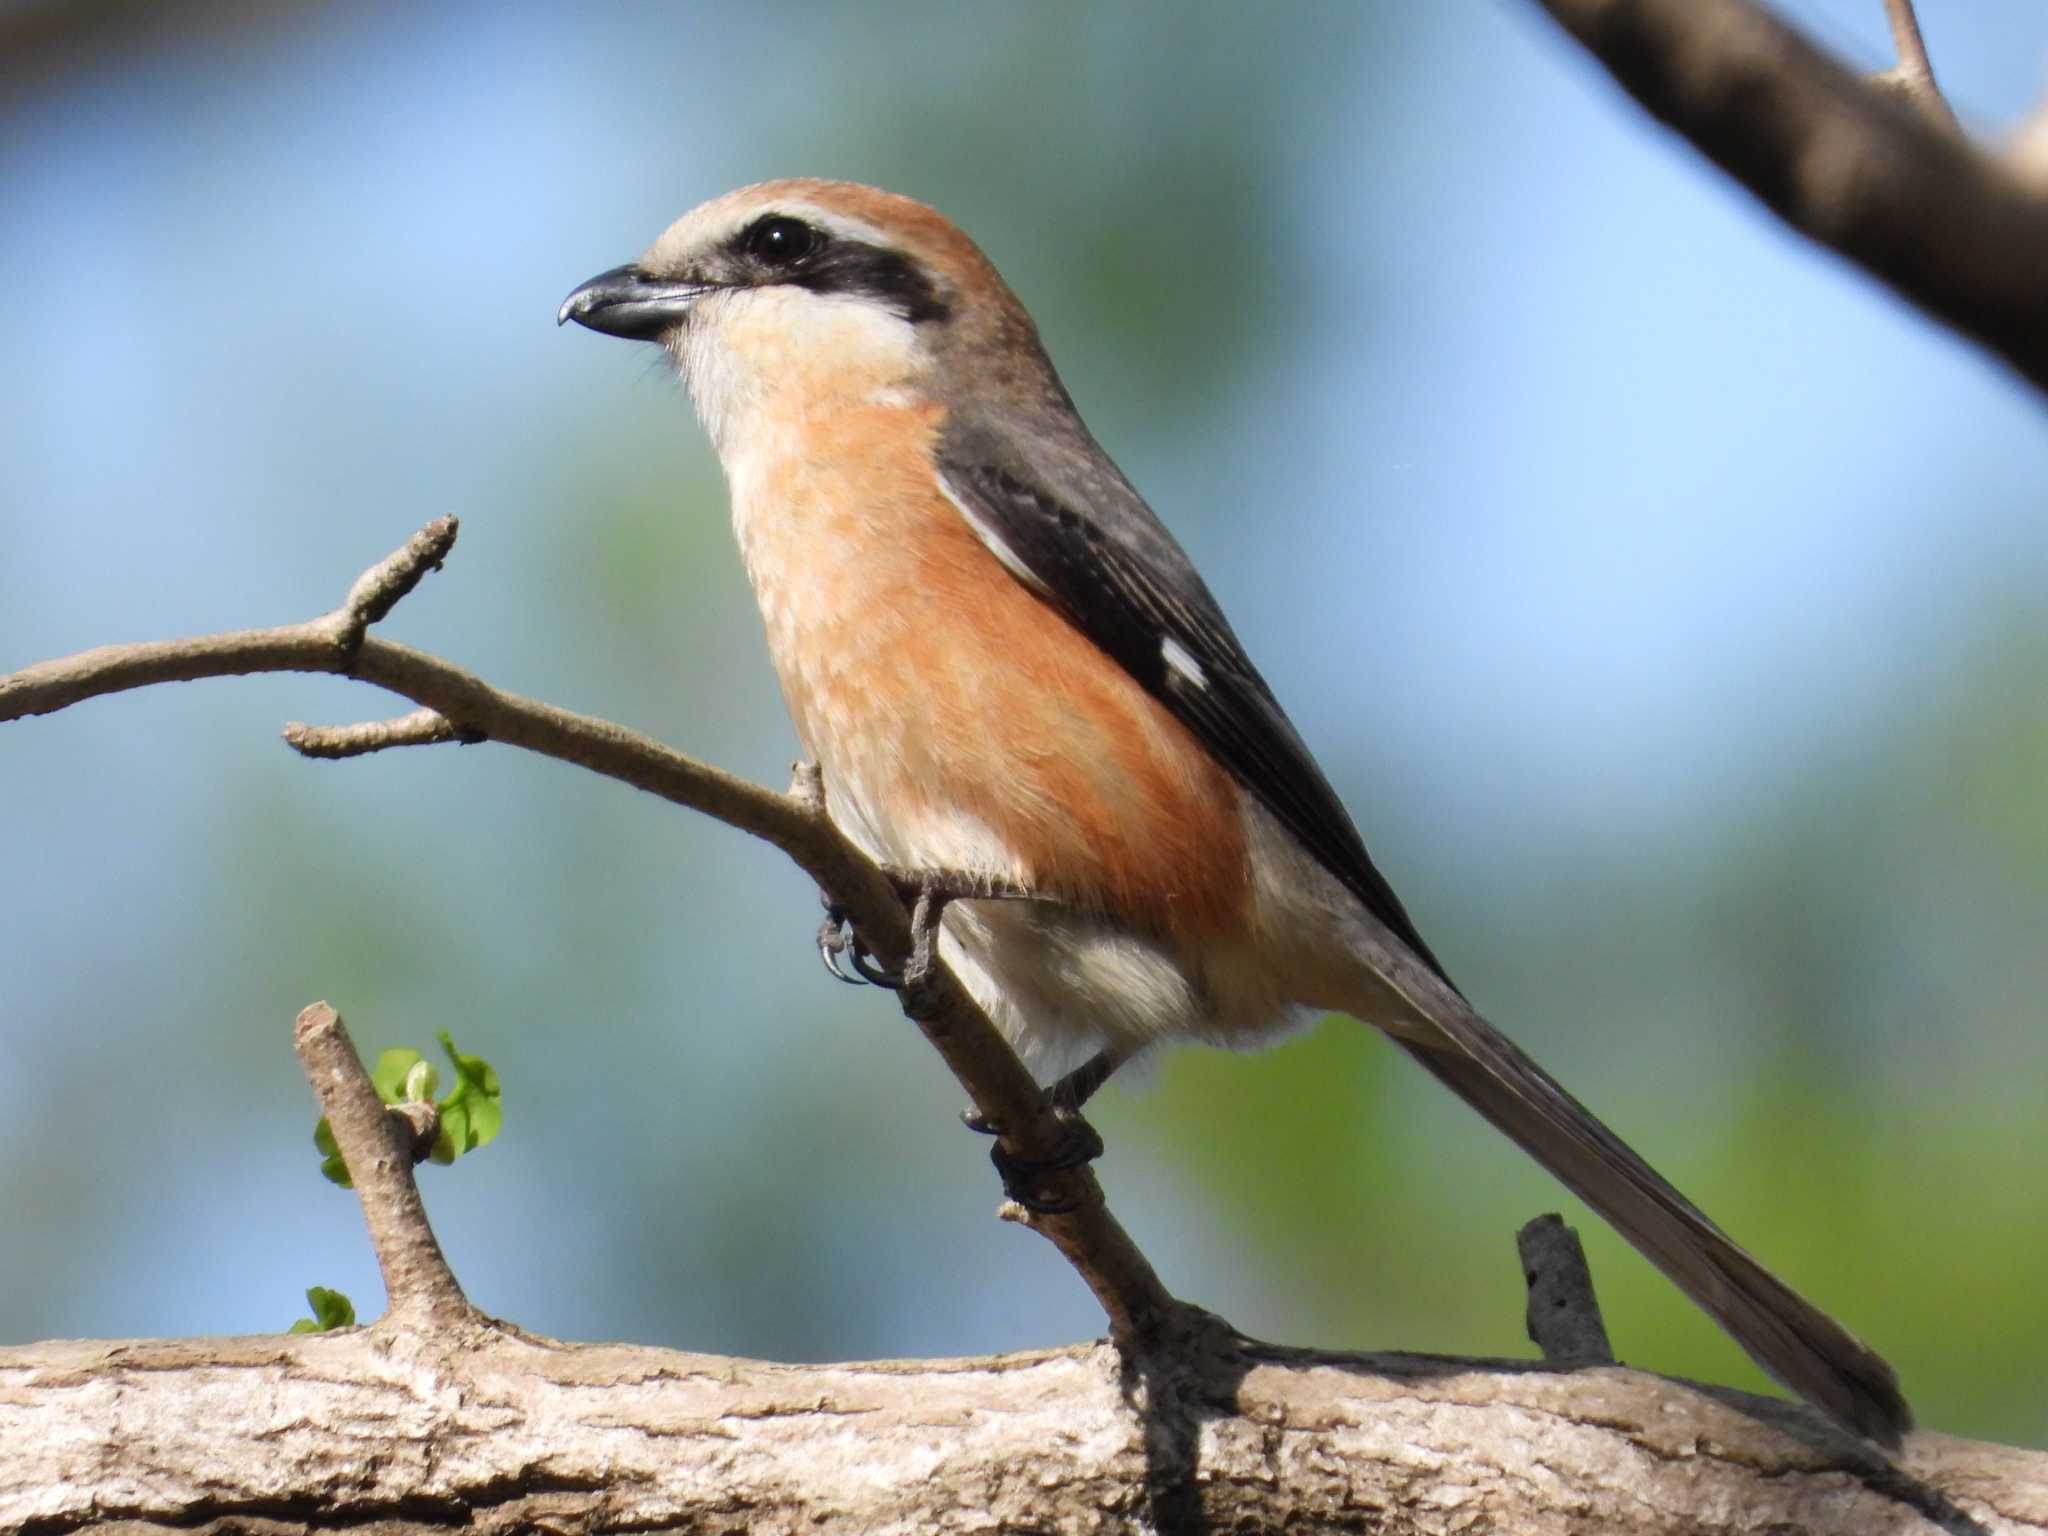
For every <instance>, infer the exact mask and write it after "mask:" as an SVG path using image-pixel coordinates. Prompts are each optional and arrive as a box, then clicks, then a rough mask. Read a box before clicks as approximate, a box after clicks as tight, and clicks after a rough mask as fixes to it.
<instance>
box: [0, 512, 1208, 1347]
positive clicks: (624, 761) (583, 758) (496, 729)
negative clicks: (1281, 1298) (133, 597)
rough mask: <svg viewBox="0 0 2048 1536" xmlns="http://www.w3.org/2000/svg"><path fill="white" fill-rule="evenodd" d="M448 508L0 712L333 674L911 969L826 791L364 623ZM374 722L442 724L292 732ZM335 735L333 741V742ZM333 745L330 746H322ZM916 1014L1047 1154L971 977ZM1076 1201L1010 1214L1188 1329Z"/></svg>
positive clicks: (344, 749) (1099, 1220) (1135, 1322)
mask: <svg viewBox="0 0 2048 1536" xmlns="http://www.w3.org/2000/svg"><path fill="white" fill-rule="evenodd" d="M455 534H456V521H455V519H454V518H441V519H439V520H437V521H436V522H434V523H430V524H429V525H428V526H427V527H426V528H424V529H422V530H421V531H420V532H419V533H418V534H415V535H414V536H413V538H412V539H410V540H409V541H407V543H406V545H405V546H404V548H402V549H400V550H398V551H397V552H395V553H394V554H392V555H391V556H389V557H387V558H386V559H385V560H383V561H380V562H379V563H378V564H377V565H376V566H374V567H373V568H372V569H371V570H369V571H368V572H366V573H365V574H364V575H363V576H362V577H361V578H360V579H358V580H357V581H356V583H355V584H354V586H353V587H352V588H351V589H350V592H349V596H348V598H347V600H346V601H344V603H343V604H342V606H341V607H339V608H337V609H336V610H334V612H332V613H329V614H324V615H322V616H321V617H319V618H316V619H311V620H308V621H307V622H306V623H303V624H295V625H284V626H279V627H274V628H269V629H249V630H240V631H236V632H233V633H229V634H220V635H202V636H199V637H197V638H194V639H187V640H173V641H163V642H153V643H144V644H137V645H116V646H102V647H100V648H99V649H97V650H91V651H84V652H81V653H79V654H78V655H75V656H68V657H63V658H60V659H58V660H54V661H47V662H42V663H39V664H37V665H35V666H31V667H27V668H24V669H23V670H22V671H19V672H16V673H14V674H13V675H11V676H8V677H0V721H6V720H14V719H20V718H22V717H23V716H26V715H37V714H47V713H49V712H51V711H53V710H58V709H63V708H65V707H67V706H68V705H71V704H75V703H78V702H80V701H81V700H84V699H90V698H97V697H99V696H101V695H104V694H109V693H118V692H121V691H124V690H126V689H131V688H139V687H143V686H146V685H148V684H151V683H161V682H179V681H190V680H192V679H196V678H202V677H228V676H234V675H238V674H243V673H254V672H331V673H340V674H344V675H347V676H351V677H356V678H360V679H362V680H363V681H365V682H369V683H375V684H376V685H377V686H379V687H381V688H385V689H388V690H389V691H391V692H393V693H396V694H399V695H401V696H403V697H405V698H407V699H410V700H412V702H414V703H415V704H418V705H421V706H423V707H424V709H425V710H427V711H430V712H431V713H432V715H433V716H434V717H436V718H438V720H439V721H441V722H443V723H445V725H446V728H447V734H446V736H445V737H444V738H443V739H451V740H462V741H487V740H488V741H499V742H504V743H506V744H507V745H510V746H516V747H524V748H525V749H527V750H528V751H531V752H538V753H540V754H542V755H543V756H547V757H553V758H557V759H559V760H560V761H562V762H566V763H573V764H575V765H577V766H579V767H583V768H588V769H590V770H591V771H592V772H595V773H601V774H603V775H605V776H606V777H608V778H613V779H617V780H619V781H620V782H622V783H626V784H630V785H633V786H634V787H635V788H637V789H643V790H646V791H647V792H648V793H649V794H653V795H658V796H660V797H661V798H662V799H665V800H668V801H670V802H672V803H674V804H676V805H681V806H686V807H688V808H689V809H692V810H696V811H701V812H703V813H704V814H705V815H708V816H711V817H714V818H716V819H717V820H719V821H723V822H725V823H726V824H727V825H729V826H734V827H737V828H739V829H740V830H741V831H744V832H751V833H752V834H753V835H754V836H756V837H759V838H761V839H763V840H764V841H766V842H769V843H772V844H773V845H774V846H775V847H777V848H779V849H781V850H782V852H783V853H785V854H787V855H788V856H789V857H790V858H791V859H792V860H794V861H795V862H796V864H797V865H798V866H799V867H801V868H802V869H803V870H804V872H805V873H806V874H808V875H809V876H810V877H811V878H812V879H813V880H815V881H816V882H817V884H818V886H819V887H820V888H821V889H823V890H825V891H829V892H830V893H831V894H832V896H833V898H834V899H835V900H836V901H837V902H838V903H839V904H840V905H841V906H842V907H843V908H844V909H845V911H846V912H847V914H848V915H849V916H850V917H851V918H852V919H853V921H854V923H855V925H856V926H857V928H858V929H859V931H860V935H861V939H862V942H863V943H864V944H865V945H866V946H867V947H868V948H869V949H870V950H872V951H873V953H874V954H875V956H876V958H878V959H879V960H880V961H881V962H882V963H883V964H884V965H887V966H889V967H891V968H894V969H897V970H900V969H901V968H902V967H903V965H904V964H905V963H906V962H907V961H908V960H909V958H910V954H911V934H910V924H909V920H908V918H907V916H906V914H905V912H904V909H903V902H902V900H901V898H900V896H899V895H898V893H897V890H896V888H895V886H894V885H892V884H891V882H890V881H889V879H888V877H887V876H886V875H885V874H884V873H883V872H882V871H881V870H880V869H879V868H877V867H876V865H875V863H874V862H873V861H872V860H871V859H869V858H868V857H867V856H866V855H865V854H863V853H862V852H861V851H860V850H859V849H858V848H856V847H854V845H853V844H852V843H850V842H848V841H847V840H846V838H845V837H844V836H843V835H842V834H841V833H840V831H839V830H838V828H837V827H835V826H834V825H833V824H832V822H831V820H830V819H829V817H828V816H827V815H826V814H825V807H824V803H823V799H822V793H821V792H819V791H815V790H811V791H804V792H798V793H792V794H787V795H784V794H777V793H775V792H774V791H773V790H769V789H764V788H762V787H761V786H760V785H757V784H752V783H749V782H747V781H746V780H744V779H741V778H737V777H735V776H734V775H732V774H729V773H725V772H723V771H722V770H720V769H717V768H713V767H711V766H710V765H709V764H706V763H701V762H698V761H697V760H695V759H694V758H690V757H685V756H684V755H683V754H682V753H680V752H676V751H674V750H672V749H670V748H668V747H665V746H663V745H662V744H661V743H659V742H657V741H654V740H652V739H651V738H649V737H646V736H642V735H639V734H637V733H636V732H633V731H629V730H626V729H624V728H623V727H621V726H617V725H613V724H611V723H610V722H609V721H604V720H599V719H595V718H593V717H591V716H588V715H579V714H574V713H572V712H571V711H568V710H564V709H557V708H555V707H554V706H553V705H549V704H542V703H539V702H538V701H536V700H533V699H526V698H522V697H520V696H519V695H517V694H513V693H507V692H504V691H503V690H501V689H498V688H494V687H492V686H491V685H490V684H488V683H486V682H484V681H483V680H482V679H481V678H479V677H477V676H475V675H474V674H472V673H469V672H465V671H463V670H462V669H461V668H460V667H456V666H452V665H450V664H449V663H448V662H445V661H442V660H440V659H439V658H438V657H434V656H429V655H427V654H426V653H425V652H422V651H416V650H414V649H412V648H411V647H410V646H404V645H399V644H397V643H395V642H393V641H389V640H385V639H383V638H381V637H379V636H376V635H369V634H366V633H365V629H366V626H367V625H368V624H370V623H373V622H375V620H377V619H378V618H381V617H382V616H383V615H384V614H386V613H388V612H389V611H390V609H391V607H392V606H393V604H395V603H396V602H397V601H398V600H399V599H400V598H401V597H403V596H404V595H405V594H406V593H407V592H409V591H411V590H412V588H413V587H414V586H415V585H416V584H417V583H418V582H419V580H420V579H421V577H423V576H424V575H425V574H426V572H427V571H429V570H431V569H434V568H436V567H438V565H439V564H440V562H441V561H442V560H443V559H444V558H445V557H446V555H447V554H448V551H449V550H450V549H451V548H452V547H453V545H454V541H455ZM380 733H382V734H385V735H388V736H389V738H390V739H389V740H388V741H386V742H383V743H381V744H384V745H396V744H401V743H411V742H414V741H417V740H418V739H420V738H421V737H422V736H423V735H425V734H435V735H438V734H439V731H438V728H437V727H433V726H431V725H430V724H428V723H425V722H422V720H421V717H420V716H418V715H413V716H408V717H406V720H405V722H404V723H386V722H377V723H376V724H375V725H373V726H371V727H364V726H354V727H341V728H324V729H320V730H315V729H314V728H311V727H303V726H294V727H292V728H291V729H290V731H289V732H288V733H287V735H288V739H293V740H294V744H295V745H299V746H300V747H301V749H302V750H307V751H309V752H311V753H312V754H313V755H349V754H350V753H352V752H356V751H365V750H374V747H375V745H377V744H379V743H375V742H373V738H374V737H376V736H377V735H379V734H380ZM337 744H339V749H338V750H337ZM323 749H325V750H323ZM916 1003H917V1006H916V1008H915V1009H914V1010H908V1009H907V1010H906V1011H908V1012H911V1013H912V1016H913V1018H914V1019H915V1021H916V1023H917V1025H918V1027H919V1029H921V1030H922V1031H923V1032H924V1035H925V1037H926V1039H928V1040H929V1041H930V1042H931V1044H932V1045H933V1047H934V1048H936V1049H937V1051H938V1052H939V1054H940V1056H941V1057H943V1058H944V1060H945V1062H946V1065H947V1066H948V1067H949V1068H950V1069H951V1070H952V1072H953V1074H954V1076H956V1077H957V1078H958V1079H959V1080H960V1083H961V1085H962V1086H963V1087H964V1088H965V1089H966V1090H967V1093H968V1095H969V1097H970V1098H972V1099H973V1101H974V1104H975V1107H976V1108H977V1109H978V1110H979V1111H980V1112H981V1113H982V1114H983V1115H985V1116H986V1117H987V1118H988V1119H989V1120H990V1121H991V1122H992V1123H994V1124H997V1125H1000V1126H1002V1127H1003V1137H1002V1140H1003V1142H1004V1143H1005V1145H1006V1146H1007V1147H1008V1149H1009V1150H1010V1151H1011V1152H1012V1153H1013V1154H1014V1155H1016V1156H1018V1157H1020V1158H1023V1159H1027V1160H1044V1159H1046V1158H1049V1157H1051V1156H1052V1155H1053V1154H1054V1153H1055V1152H1056V1151H1057V1150H1058V1149H1059V1147H1060V1145H1061V1140H1060V1138H1061V1135H1062V1127H1061V1124H1060V1122H1059V1120H1058V1119H1057V1118H1056V1117H1055V1116H1054V1115H1053V1114H1052V1113H1050V1112H1049V1111H1048V1109H1047V1107H1046V1105H1045V1102H1044V1098H1043V1096H1042V1095H1041V1094H1040V1092H1039V1089H1038V1085H1037V1084H1036V1083H1035V1082H1034V1081H1033V1080H1032V1078H1031V1074H1030V1073H1029V1072H1027V1071H1026V1070H1025V1069H1024V1066H1023V1064H1022V1063H1021V1062H1019V1061H1018V1060H1017V1057H1016V1053H1015V1052H1013V1051H1012V1050H1011V1049H1010V1048H1009V1046H1008V1044H1007V1043H1006V1042H1005V1041H1004V1040H1003V1038H1002V1036H1001V1035H1000V1034H998V1033H997V1032H996V1029H995V1027H994V1026H993V1025H992V1024H990V1023H989V1021H988V1017H987V1015H986V1014H984V1013H983V1012H982V1010H981V1008H980V1007H979V1006H978V1005H977V1004H976V1003H975V1002H974V1000H973V999H972V998H971V997H969V996H968V994H967V992H966V989H965V988H963V987H962V986H961V985H960V984H959V982H958V981H957V980H955V979H954V977H953V976H952V974H951V972H950V971H948V970H946V969H945V967H944V966H943V965H941V966H939V967H938V968H937V970H936V971H935V972H934V974H933V975H932V977H931V978H930V981H929V983H928V985H926V986H924V987H922V988H920V989H919V991H918V994H917V997H916ZM1051 1177H1052V1180H1053V1181H1054V1184H1053V1187H1054V1192H1055V1193H1056V1194H1057V1195H1058V1196H1059V1198H1060V1202H1061V1203H1063V1204H1065V1205H1066V1206H1068V1207H1069V1208H1068V1209H1066V1210H1064V1211H1062V1212H1060V1213H1058V1214H1035V1213H1027V1212H1024V1211H1022V1210H1021V1208H1015V1207H1013V1208H1010V1209H1009V1210H1007V1211H1006V1214H1007V1215H1009V1216H1011V1217H1012V1218H1013V1219H1017V1220H1021V1221H1023V1222H1024V1223H1025V1224H1027V1225H1029V1226H1031V1227H1033V1228H1035V1229H1037V1230H1038V1231H1039V1232H1041V1233H1042V1234H1043V1235H1044V1236H1046V1237H1047V1238H1048V1239H1050V1240H1051V1241H1052V1243H1053V1244H1054V1246H1056V1247H1057V1248H1058V1249H1059V1250H1060V1252H1061V1253H1062V1254H1064V1255H1065V1256H1066V1258H1067V1260H1068V1262H1069V1263H1071V1264H1072V1265H1073V1266H1074V1267H1075V1269H1076V1270H1077V1271H1078V1272H1079V1273H1080V1275H1081V1277H1082V1279H1083V1280H1085V1281H1086V1282H1087V1284H1088V1287H1089V1289H1090V1290H1091V1291H1092V1292H1093V1293H1094V1294H1095V1297H1096V1299H1097V1300H1098V1301H1099V1302H1100V1303H1101V1305H1102V1308H1103V1311H1104V1312H1105V1313H1106V1314H1107V1316H1108V1318H1109V1322H1110V1328H1111V1331H1112V1333H1113V1334H1115V1335H1116V1336H1117V1337H1118V1338H1119V1339H1120V1340H1123V1341H1124V1342H1125V1343H1126V1344H1129V1345H1131V1346H1133V1347H1138V1348H1143V1347H1145V1346H1147V1345H1149V1344H1152V1343H1158V1342H1163V1340H1164V1339H1165V1338H1166V1337H1168V1336H1169V1335H1172V1334H1175V1333H1177V1331H1178V1330H1179V1328H1180V1327H1181V1326H1182V1322H1183V1320H1182V1319H1181V1316H1180V1313H1181V1309H1180V1307H1179V1304H1178V1303H1176V1302H1175V1301H1174V1300H1173V1298H1172V1297H1171V1296H1170V1295H1169V1294H1168V1292H1167V1290H1166V1288H1165V1287H1164V1286H1163V1285H1162V1284H1161V1283H1160V1281H1159V1277H1158V1276H1157V1274H1155V1273H1154V1271H1153V1269H1152V1266H1151V1265H1150V1263H1149V1262H1147V1260H1146V1259H1145V1256H1144V1255H1143V1254H1142V1253H1140V1252H1139V1251H1138V1248H1137V1246H1136V1244H1134V1243H1133V1242H1132V1241H1131V1239H1130V1236H1129V1234H1128V1233H1126V1232H1125V1231H1124V1229H1123V1227H1122V1225H1121V1224H1120V1223H1119V1222H1118V1221H1117V1220H1116V1218H1115V1217H1114V1216H1112V1215H1111V1214H1110V1213H1109V1210H1108V1208H1107V1207H1106V1206H1105V1204H1104V1202H1103V1198H1102V1189H1101V1185H1100V1184H1099V1183H1098V1182H1097V1180H1096V1177H1095V1174H1094V1172H1093V1170H1091V1169H1089V1168H1075V1169H1069V1170H1067V1171H1065V1172H1063V1173H1059V1174H1056V1175H1053V1176H1051Z"/></svg>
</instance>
